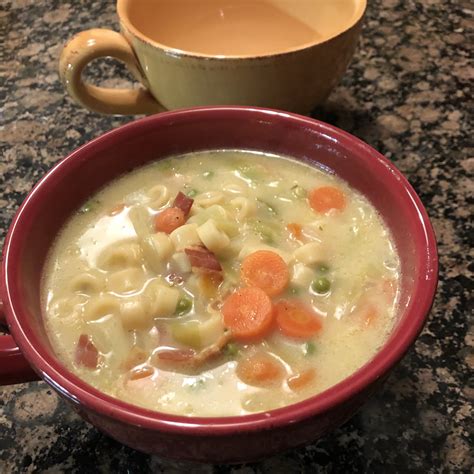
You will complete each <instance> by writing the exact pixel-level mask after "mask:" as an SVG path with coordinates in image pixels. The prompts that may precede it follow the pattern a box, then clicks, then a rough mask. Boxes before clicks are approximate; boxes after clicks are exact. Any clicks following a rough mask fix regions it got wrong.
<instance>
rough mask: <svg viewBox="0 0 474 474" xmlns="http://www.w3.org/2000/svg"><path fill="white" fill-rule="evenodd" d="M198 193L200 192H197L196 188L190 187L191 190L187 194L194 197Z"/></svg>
mask: <svg viewBox="0 0 474 474" xmlns="http://www.w3.org/2000/svg"><path fill="white" fill-rule="evenodd" d="M197 194H198V192H197V190H196V189H190V190H189V191H188V192H187V193H186V195H187V196H188V197H190V198H192V197H194V196H197Z"/></svg>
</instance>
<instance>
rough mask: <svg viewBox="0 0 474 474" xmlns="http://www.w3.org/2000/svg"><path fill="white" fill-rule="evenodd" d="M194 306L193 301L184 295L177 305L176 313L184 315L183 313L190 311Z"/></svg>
mask: <svg viewBox="0 0 474 474" xmlns="http://www.w3.org/2000/svg"><path fill="white" fill-rule="evenodd" d="M192 307H193V302H192V301H191V299H189V298H188V297H186V296H183V297H182V298H180V299H179V301H178V304H177V305H176V311H175V314H176V315H178V316H182V315H183V314H186V313H189V311H191V308H192Z"/></svg>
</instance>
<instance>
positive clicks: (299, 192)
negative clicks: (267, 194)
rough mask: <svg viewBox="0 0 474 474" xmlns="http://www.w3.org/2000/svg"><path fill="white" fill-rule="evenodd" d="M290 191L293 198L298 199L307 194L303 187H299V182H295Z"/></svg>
mask: <svg viewBox="0 0 474 474" xmlns="http://www.w3.org/2000/svg"><path fill="white" fill-rule="evenodd" d="M291 193H292V194H293V196H294V197H295V198H298V199H301V198H305V197H306V195H307V194H308V192H307V191H306V189H305V188H303V187H301V186H300V185H299V184H295V185H294V186H293V187H292V188H291Z"/></svg>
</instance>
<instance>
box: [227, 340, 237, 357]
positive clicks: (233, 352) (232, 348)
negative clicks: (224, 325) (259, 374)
mask: <svg viewBox="0 0 474 474" xmlns="http://www.w3.org/2000/svg"><path fill="white" fill-rule="evenodd" d="M239 351H240V349H239V346H238V345H237V344H235V343H233V342H229V343H228V344H227V345H226V346H225V347H224V354H225V355H226V356H228V357H236V356H237V355H238V354H239Z"/></svg>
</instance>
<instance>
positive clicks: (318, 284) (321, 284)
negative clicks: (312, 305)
mask: <svg viewBox="0 0 474 474" xmlns="http://www.w3.org/2000/svg"><path fill="white" fill-rule="evenodd" d="M311 289H312V290H313V291H315V292H316V293H327V292H328V291H329V290H330V289H331V282H330V281H329V280H328V279H327V278H325V277H320V278H316V280H313V283H311Z"/></svg>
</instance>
